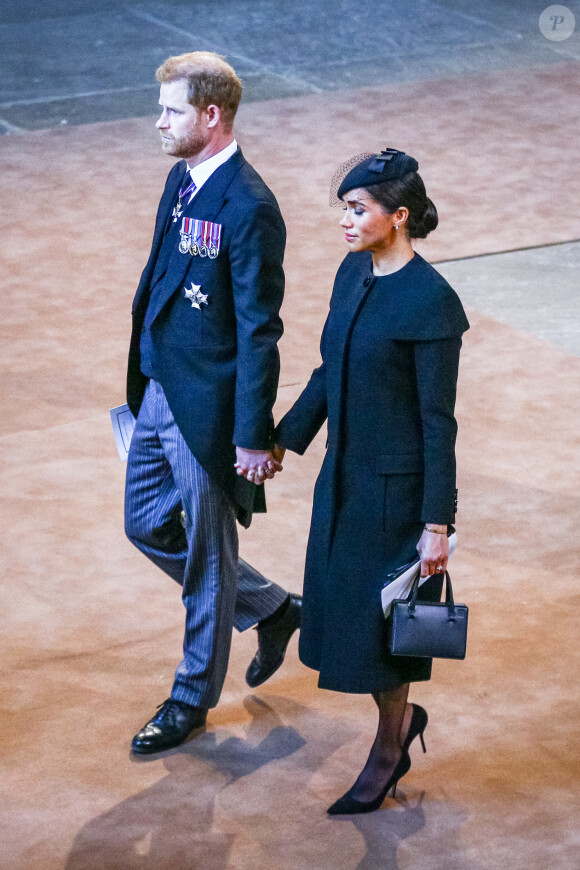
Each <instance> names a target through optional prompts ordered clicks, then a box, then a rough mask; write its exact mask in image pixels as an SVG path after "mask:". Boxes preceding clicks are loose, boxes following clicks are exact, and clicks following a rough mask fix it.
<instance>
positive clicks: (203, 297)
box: [183, 281, 207, 311]
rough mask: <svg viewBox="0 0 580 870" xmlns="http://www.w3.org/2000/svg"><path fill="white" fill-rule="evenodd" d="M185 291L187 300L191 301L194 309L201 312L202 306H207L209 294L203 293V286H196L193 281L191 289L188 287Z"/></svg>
mask: <svg viewBox="0 0 580 870" xmlns="http://www.w3.org/2000/svg"><path fill="white" fill-rule="evenodd" d="M183 289H184V291H185V298H186V299H189V300H190V302H191V307H192V308H197V309H198V310H199V311H201V306H202V305H207V293H202V292H201V284H194V283H193V281H192V282H191V287H190V288H189V289H188V288H187V287H184V288H183Z"/></svg>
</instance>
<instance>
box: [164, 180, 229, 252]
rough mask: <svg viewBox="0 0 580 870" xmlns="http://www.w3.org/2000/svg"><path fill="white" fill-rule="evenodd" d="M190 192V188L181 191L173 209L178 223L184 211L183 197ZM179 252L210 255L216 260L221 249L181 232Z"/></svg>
mask: <svg viewBox="0 0 580 870" xmlns="http://www.w3.org/2000/svg"><path fill="white" fill-rule="evenodd" d="M187 193H189V189H188V190H186V191H184V192H183V193H181V191H180V195H179V199H178V201H177V205H176V206H175V207H174V209H173V222H174V223H176V222H177V220H178V219H179V218H180V217H181V215H182V213H183V206H182V205H181V200H182V198H183V197H184V196H185V195H186V194H187ZM179 253H180V254H191V256H192V257H209V258H210V259H212V260H215V258H216V257H217V255H218V253H219V251H218V249H217V248H216V247H214V246H213V245H212V246H211V247H208V245H198V243H197V242H192V241H191V236H186V235H184V233H182V234H181V241H180V243H179Z"/></svg>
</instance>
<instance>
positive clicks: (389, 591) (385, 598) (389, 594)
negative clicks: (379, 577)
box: [381, 531, 457, 619]
mask: <svg viewBox="0 0 580 870" xmlns="http://www.w3.org/2000/svg"><path fill="white" fill-rule="evenodd" d="M456 546H457V532H455V531H454V532H453V534H451V535H449V558H450V559H451V557H452V556H453V554H454V552H455V548H456ZM420 571H421V560H420V559H419V556H418V555H417V560H416V561H415V562H411V564H410V565H409V566H408V567H406V568H404V569H403V571H402V573H401V574H399V576H398V577H396V578H395V579H394V580H392V581H391V582H390V583H387V584H386V586H383V588H382V591H381V603H382V605H383V613H384V614H385V619H386V618H387V616H388V615H389V613H390V612H391V604H392V603H393V601H394V600H395V598H407V597H408V596H409V594H410V592H411V587H412V586H413V583H414V582H415V580H416V578H417V575H418V574H419V573H420ZM428 579H429V578H428V577H421V578H420V580H419V586H422V585H423V583H424V582H425V580H428Z"/></svg>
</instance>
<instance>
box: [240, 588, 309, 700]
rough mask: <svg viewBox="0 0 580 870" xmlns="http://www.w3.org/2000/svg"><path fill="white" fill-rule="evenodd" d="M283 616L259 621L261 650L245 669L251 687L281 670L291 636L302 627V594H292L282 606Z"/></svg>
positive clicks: (259, 647)
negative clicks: (262, 621)
mask: <svg viewBox="0 0 580 870" xmlns="http://www.w3.org/2000/svg"><path fill="white" fill-rule="evenodd" d="M282 608H283V609H282V612H281V613H280V616H278V617H276V614H275V613H274V614H273V617H274V618H273V619H272V618H269V619H268V620H264V622H265V624H263V623H258V626H257V632H258V652H257V653H256V655H255V656H254V658H253V659H252V661H251V662H250V667H249V668H248V670H247V671H246V683H247V684H248V686H250V687H251V688H252V689H255V688H256V686H261V685H262V683H265V682H266V680H268V679H269V678H270V677H271V676H272V674H273V673H275V671H277V670H278V668H279V667H280V665H281V664H282V662H283V661H284V656H285V655H286V647H287V646H288V643H289V641H290V638H291V637H292V635H293V634H294V632H295V631H296V629H297V628H300V616H301V612H302V597H301V596H300V595H289V596H288V602H287V603H286V602H285V604H283V605H282Z"/></svg>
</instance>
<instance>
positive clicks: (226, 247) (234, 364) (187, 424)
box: [127, 149, 286, 526]
mask: <svg viewBox="0 0 580 870" xmlns="http://www.w3.org/2000/svg"><path fill="white" fill-rule="evenodd" d="M186 172H187V167H186V164H185V161H183V160H182V161H180V162H179V163H177V164H176V165H175V166H174V167H173V169H172V170H171V172H170V173H169V176H168V178H167V182H166V185H165V190H164V193H163V196H162V198H161V202H160V204H159V209H158V212H157V219H156V223H155V233H154V236H153V244H152V248H151V254H150V256H149V260H148V262H147V265H146V266H145V269H144V271H143V274H142V276H141V281H140V283H139V287H138V289H137V294H136V296H135V300H134V302H133V332H132V336H131V346H130V351H129V366H128V374H127V401H128V404H129V407H130V408H131V411H132V412H133V414H134V415H135V416H137V414H138V412H139V407H140V405H141V401H142V398H143V394H144V391H145V386H146V384H147V378H146V377H145V375H143V374H142V372H141V358H140V338H141V331H142V328H143V324H144V322H145V318H147V323H148V324H150V328H151V339H152V344H153V351H154V357H155V372H156V375H155V376H156V379H157V380H158V381H159V382H160V384H161V386H162V387H163V390H164V392H165V395H166V397H167V401H168V403H169V407H170V408H171V412H172V414H173V416H174V418H175V421H176V423H177V426H178V427H179V429H180V431H181V433H182V435H183V437H184V438H185V441H186V443H187V445H188V446H189V448H190V450H191V451H192V453H193V454H194V456H195V457H196V459H197V460H198V462H199V463H200V464H201V465H202V467H203V468H204V469H205V470H206V471H207V472H208V473H209V474H210V475H212V476H213V477H214V478H215V479H217V480H218V481H219V483H220V485H221V486H222V487H223V489H224V490H225V492H226V493H227V494H228V495H229V497H230V498H231V499H232V501H233V503H234V505H235V507H236V511H237V516H238V519H239V521H240V522H241V523H242V524H243V525H245V526H248V525H249V524H250V521H251V516H252V512H253V511H264V510H265V509H266V505H265V498H264V488H263V487H257V486H255V485H254V484H253V483H249V482H248V481H247V480H245V479H244V478H243V477H238V476H237V474H236V473H235V469H234V467H233V465H234V462H235V446H234V445H236V446H239V447H245V448H249V449H264V450H265V449H269V448H270V447H271V445H272V429H273V418H272V407H273V404H274V401H275V398H276V390H277V387H278V376H279V368H280V363H279V355H278V348H277V342H278V340H279V338H280V336H281V335H282V321H281V320H280V317H279V310H280V306H281V304H282V298H283V293H284V273H283V270H282V261H283V257H284V247H285V242H286V230H285V227H284V221H283V219H282V215H281V213H280V209H279V207H278V204H277V202H276V199H275V197H274V195H273V194H272V192H271V191H270V190H269V188H268V187H267V186H266V184H265V183H264V182H263V181H262V179H261V178H260V176H259V175H258V174H257V172H256V171H255V170H254V169H253V168H252V167H251V166H250V164H249V163H247V162H246V160H245V159H244V157H243V156H242V152H241V151H240V149H238V150H237V152H236V153H235V154H234V155H233V156H232V157H231V158H230V159H229V160H227V161H226V162H225V163H224V164H222V165H221V166H220V167H219V168H218V169H217V170H216V171H215V172H214V173H213V174H212V175H211V177H210V178H209V179H208V181H206V182H205V184H204V185H203V186H202V187H201V189H200V190H199V192H198V193H197V194H196V196H195V197H194V199H193V201H192V203H191V206H190V207H188V208H187V209H186V211H185V214H187V215H189V216H191V217H193V218H197V219H200V220H207V221H212V222H213V223H219V224H221V226H222V235H221V247H220V251H219V254H218V256H217V257H216V258H214V259H212V258H210V257H200V256H192V255H191V254H189V253H187V254H182V253H180V252H179V250H178V247H177V243H178V242H179V233H174V235H175V237H176V244H175V250H173V252H172V253H171V255H170V257H169V260H168V263H167V269H166V273H165V277H164V278H163V282H162V284H161V287H162V289H161V292H160V291H159V284H158V285H157V287H156V290H155V293H154V294H153V297H152V302H151V306H149V301H150V292H151V282H152V279H153V275H154V273H155V267H156V264H157V260H158V256H159V253H160V250H161V246H162V242H163V239H164V236H165V234H166V232H167V231H168V229H169V228H170V227H171V223H172V210H173V207H174V205H175V203H176V201H177V194H178V190H179V188H180V186H181V185H182V184H183V183H184V180H185V178H186ZM188 178H189V177H188ZM180 223H181V221H180ZM173 230H175V227H174V228H173ZM192 284H193V285H199V286H200V287H201V290H200V292H201V293H203V294H207V305H205V304H202V305H201V308H200V309H197V308H195V307H193V306H192V304H191V300H189V299H188V298H187V297H186V296H185V290H186V289H187V288H189V289H190V288H191V286H192Z"/></svg>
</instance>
